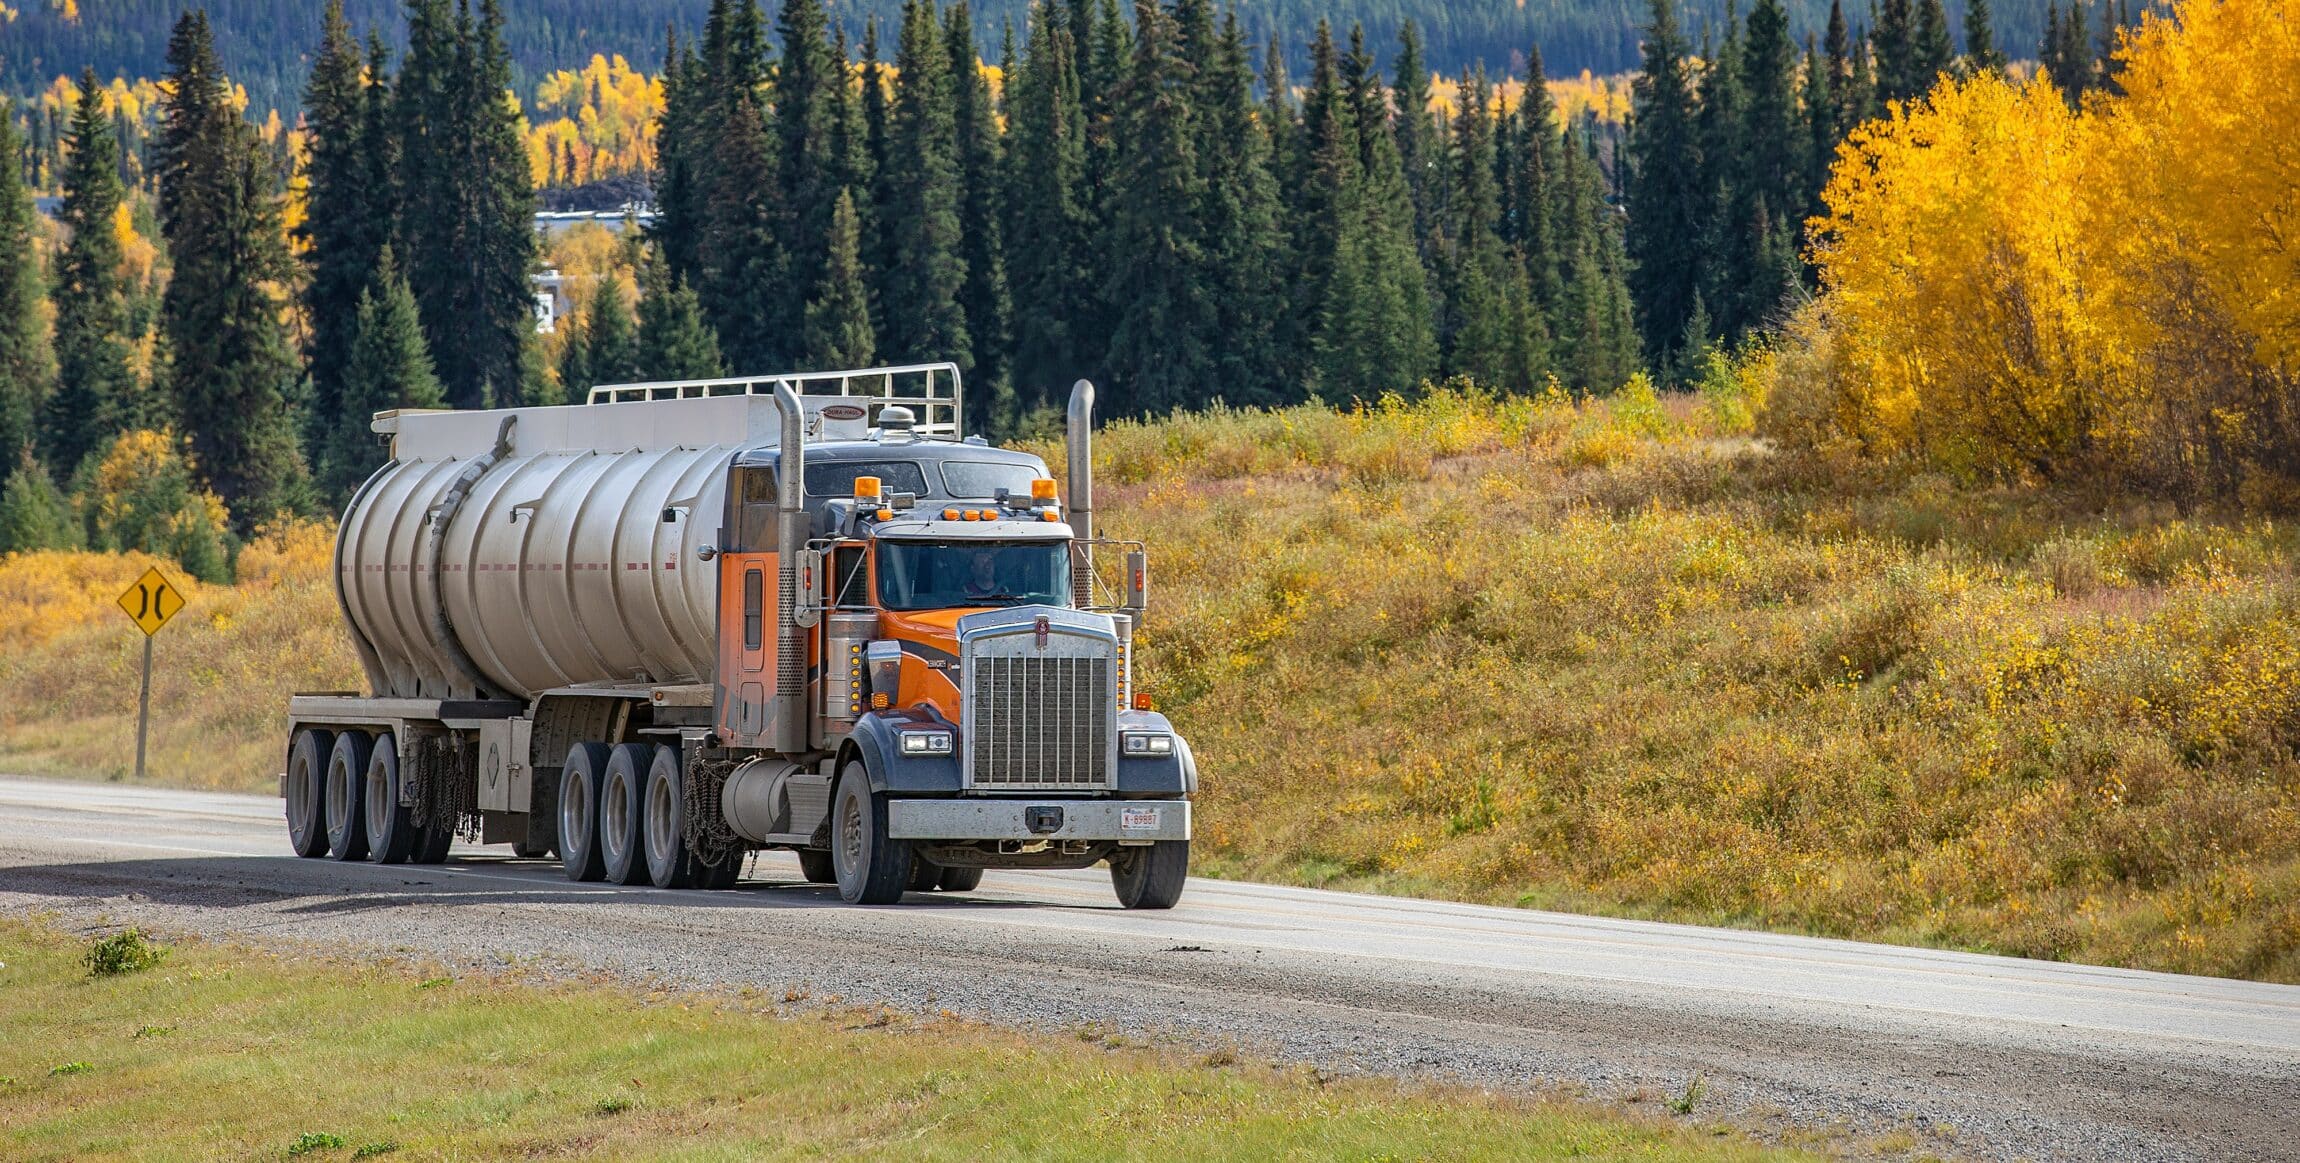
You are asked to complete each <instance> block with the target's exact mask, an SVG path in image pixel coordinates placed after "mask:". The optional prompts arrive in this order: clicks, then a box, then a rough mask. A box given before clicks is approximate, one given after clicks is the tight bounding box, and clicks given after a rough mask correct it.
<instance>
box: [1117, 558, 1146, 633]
mask: <svg viewBox="0 0 2300 1163" xmlns="http://www.w3.org/2000/svg"><path fill="white" fill-rule="evenodd" d="M1149 606H1150V555H1149V554H1147V553H1144V552H1142V551H1141V550H1139V549H1137V550H1135V551H1134V552H1132V553H1129V554H1127V555H1126V602H1125V605H1124V607H1123V608H1124V609H1125V610H1126V612H1127V613H1129V614H1132V615H1134V616H1135V617H1136V618H1140V617H1141V616H1142V611H1143V610H1145V609H1148V608H1149Z"/></svg>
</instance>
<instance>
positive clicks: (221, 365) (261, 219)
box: [153, 10, 311, 536]
mask: <svg viewBox="0 0 2300 1163" xmlns="http://www.w3.org/2000/svg"><path fill="white" fill-rule="evenodd" d="M168 65H169V74H168V80H169V84H168V87H167V88H166V89H165V90H164V92H165V93H166V96H165V97H164V98H163V102H162V106H161V130H160V135H159V140H158V142H157V144H156V146H155V148H154V151H153V162H154V168H155V169H156V170H157V172H158V177H159V183H160V199H159V200H160V229H161V233H162V235H163V236H164V237H165V238H166V239H167V242H168V251H169V254H170V256H171V258H172V259H173V260H174V264H175V271H174V274H173V275H172V276H171V277H170V279H169V281H168V289H167V294H166V296H165V298H164V299H163V300H162V303H161V322H160V329H161V340H162V348H163V353H164V358H165V361H166V373H165V374H166V382H167V385H168V388H169V394H170V396H171V398H172V401H173V404H174V414H175V415H176V416H177V417H178V418H179V419H180V420H181V422H182V425H183V431H184V436H185V438H186V441H187V443H188V445H189V447H190V449H191V452H192V465H193V469H194V471H195V473H196V474H197V475H198V478H199V480H200V482H201V483H202V484H203V485H204V486H205V487H206V488H207V489H208V490H209V491H211V492H213V493H215V494H216V495H217V496H219V497H221V498H223V501H224V503H225V505H227V506H228V507H229V508H230V509H231V514H232V524H233V527H234V529H235V530H236V531H238V532H239V533H240V534H241V535H243V536H244V535H246V534H247V533H249V532H251V531H252V530H253V529H254V528H255V526H256V525H257V524H259V523H261V522H263V521H266V520H269V519H271V518H272V517H273V516H275V515H277V514H279V513H281V512H283V511H284V512H302V511H304V510H305V509H307V508H308V507H309V503H310V499H311V498H310V491H309V486H310V481H309V479H308V477H307V474H306V472H305V470H304V463H303V457H302V454H301V452H300V450H299V449H298V447H297V436H298V433H297V429H296V420H295V417H294V416H293V414H292V413H291V411H290V407H289V405H290V401H291V400H292V399H293V396H294V392H295V387H296V362H295V358H294V356H293V354H292V353H291V352H290V350H289V347H288V341H287V334H286V332H285V330H284V328H283V327H282V326H281V304H280V302H279V300H278V298H277V297H276V295H275V293H274V291H273V287H274V286H276V285H278V284H280V283H284V282H285V281H286V280H287V277H288V272H289V268H290V262H291V260H290V258H289V255H288V251H287V245H286V238H285V236H284V234H283V232H282V230H281V221H280V219H281V207H280V199H279V197H278V195H277V193H276V192H275V191H276V190H277V189H278V187H279V182H278V174H277V173H276V171H274V169H273V168H272V166H273V161H272V157H271V154H270V152H269V151H268V150H266V149H265V148H264V146H263V143H262V141H261V140H260V139H259V138H258V137H257V135H256V131H255V127H254V126H252V125H250V124H248V123H247V122H246V121H245V120H244V119H242V118H241V117H240V116H239V114H238V112H237V111H236V110H235V109H234V108H233V107H232V102H231V91H230V87H229V83H228V82H227V81H226V80H225V78H224V76H223V72H222V69H221V67H220V66H219V64H218V62H217V60H216V55H215V43H214V40H213V36H212V34H211V32H210V31H209V27H208V20H207V15H206V13H204V12H201V11H197V10H195V11H192V12H189V13H186V14H185V15H184V16H183V17H182V18H181V19H179V20H178V21H177V22H176V27H175V31H174V33H173V34H172V35H171V36H170V38H169V42H168Z"/></svg>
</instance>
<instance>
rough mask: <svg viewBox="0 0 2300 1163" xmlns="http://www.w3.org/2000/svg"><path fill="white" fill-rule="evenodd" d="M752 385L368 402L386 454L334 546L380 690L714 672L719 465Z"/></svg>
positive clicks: (754, 424) (434, 690)
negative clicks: (702, 555)
mask: <svg viewBox="0 0 2300 1163" xmlns="http://www.w3.org/2000/svg"><path fill="white" fill-rule="evenodd" d="M778 418H779V412H778V411H777V408H776V405H775V401H774V399H773V398H771V397H764V396H725V397H715V398H703V399H688V400H670V401H637V402H631V403H617V404H593V405H587V406H580V407H557V408H515V409H501V410H496V411H487V412H400V413H384V414H382V415H381V416H379V417H378V419H377V421H376V428H377V431H379V432H382V433H385V434H387V435H390V436H391V437H392V460H391V462H390V463H389V464H387V465H385V466H384V467H383V468H382V469H380V470H378V471H377V472H376V474H375V475H374V476H373V477H371V478H370V479H369V480H368V482H367V483H366V484H365V485H364V486H362V487H361V489H360V491H359V493H358V495H357V496H356V497H354V498H353V500H352V503H351V506H350V508H349V509H348V510H347V511H346V512H345V514H344V518H343V523H342V526H341V529H340V532H339V533H338V537H337V543H336V558H335V569H336V590H337V593H338V595H339V596H340V597H341V599H342V602H343V611H344V616H345V618H346V620H347V621H348V622H349V623H350V625H351V627H352V629H353V631H354V632H355V633H354V637H355V639H356V640H357V642H358V646H359V648H360V654H361V661H362V662H363V663H364V664H365V666H366V669H367V673H368V680H369V683H370V685H371V688H372V689H373V691H374V692H375V694H376V695H377V696H379V697H398V698H471V697H516V698H526V697H529V696H532V695H533V694H534V693H535V692H537V691H541V690H545V689H548V688H552V687H560V686H571V685H575V684H579V683H608V682H616V683H628V682H637V683H685V682H704V681H709V680H710V679H711V677H712V670H713V667H714V665H715V659H716V647H715V645H714V627H715V625H716V623H717V620H718V583H717V578H716V574H715V568H714V567H712V566H710V565H708V564H706V563H704V562H703V561H701V560H699V559H698V557H697V554H696V551H697V550H699V549H702V548H704V547H706V546H716V545H718V544H719V533H720V526H721V524H722V522H723V519H724V515H725V512H726V487H727V475H728V474H727V468H728V465H729V464H730V463H731V461H732V460H733V458H734V456H735V454H736V453H737V452H738V451H740V450H742V449H744V448H748V447H752V446H755V445H761V444H772V443H773V442H774V440H775V433H776V426H777V423H778Z"/></svg>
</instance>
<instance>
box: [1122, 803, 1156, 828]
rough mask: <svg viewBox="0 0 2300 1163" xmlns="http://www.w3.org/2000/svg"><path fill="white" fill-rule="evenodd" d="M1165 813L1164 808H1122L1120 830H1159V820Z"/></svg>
mask: <svg viewBox="0 0 2300 1163" xmlns="http://www.w3.org/2000/svg"><path fill="white" fill-rule="evenodd" d="M1165 814H1166V813H1165V810H1164V809H1162V808H1121V809H1119V811H1118V830H1119V831H1121V832H1155V831H1157V830H1158V821H1159V820H1160V819H1161V818H1162V817H1163V816H1164V815H1165Z"/></svg>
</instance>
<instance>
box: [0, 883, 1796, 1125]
mask: <svg viewBox="0 0 2300 1163" xmlns="http://www.w3.org/2000/svg"><path fill="white" fill-rule="evenodd" d="M84 947H85V946H84V943H83V942H81V941H78V940H75V939H72V938H69V937H67V936H65V935H63V934H61V933H60V932H58V931H57V930H55V929H53V928H50V927H45V926H42V925H40V924H37V923H34V922H30V921H23V920H5V921H0V964H4V968H0V998H5V999H6V1004H5V1005H0V1157H5V1158H9V1159H23V1160H44V1159H74V1160H80V1159H108V1158H116V1159H139V1160H141V1159H179V1158H239V1159H285V1158H289V1157H295V1158H300V1159H339V1160H340V1159H349V1158H376V1157H382V1156H388V1157H390V1158H392V1159H395V1160H396V1159H410V1160H415V1159H442V1158H460V1159H488V1158H508V1157H538V1156H542V1157H594V1158H619V1159H620V1158H677V1159H749V1158H764V1157H776V1158H787V1157H817V1156H819V1157H826V1158H907V1159H962V1160H974V1159H985V1158H995V1159H1007V1158H1057V1157H1059V1158H1093V1159H1172V1158H1186V1159H1193V1160H1195V1159H1255V1160H1259V1159H1273V1158H1296V1159H1319V1160H1324V1159H1382V1158H1396V1159H1423V1158H1445V1159H1563V1158H1576V1159H1617V1160H1752V1159H1760V1158H1786V1157H1791V1156H1789V1155H1788V1154H1787V1153H1784V1152H1780V1151H1776V1150H1771V1149H1767V1148H1764V1147H1761V1146H1758V1145H1754V1144H1752V1143H1751V1142H1750V1141H1748V1140H1747V1139H1746V1138H1745V1137H1744V1136H1743V1135H1742V1134H1740V1133H1739V1132H1732V1131H1728V1130H1726V1129H1725V1128H1723V1127H1720V1126H1717V1125H1713V1124H1709V1123H1706V1122H1704V1123H1700V1124H1698V1125H1697V1124H1696V1123H1694V1122H1693V1121H1691V1120H1687V1119H1665V1118H1659V1117H1655V1116H1638V1115H1634V1114H1623V1113H1616V1112H1613V1111H1610V1110H1605V1109H1600V1108H1597V1107H1593V1106H1589V1105H1586V1104H1577V1103H1569V1102H1564V1101H1547V1100H1535V1099H1530V1098H1524V1097H1509V1096H1499V1095H1494V1094H1490V1093H1483V1092H1476V1091H1471V1090H1467V1089H1460V1088H1450V1087H1441V1086H1434V1085H1407V1084H1401V1083H1396V1082H1389V1081H1382V1080H1372V1079H1335V1078H1332V1077H1330V1076H1326V1075H1321V1074H1319V1073H1317V1072H1314V1071H1309V1070H1306V1069H1284V1068H1278V1067H1274V1066H1269V1065H1261V1064H1253V1063H1240V1062H1238V1061H1237V1056H1236V1055H1235V1054H1232V1053H1221V1054H1215V1055H1207V1056H1191V1055H1185V1054H1183V1053H1182V1052H1180V1051H1178V1050H1171V1049H1156V1048H1145V1047H1143V1046H1141V1045H1139V1044H1136V1043H1133V1042H1130V1041H1127V1040H1124V1039H1119V1038H1112V1037H1107V1036H1105V1035H1103V1034H1101V1033H1099V1032H1095V1031H1082V1032H1079V1033H1076V1034H1068V1033H1040V1034H1028V1033H1017V1032H1013V1031H1007V1030H1000V1029H995V1028H990V1027H985V1026H982V1025H979V1024H976V1023H972V1022H967V1021H962V1020H958V1019H954V1018H950V1017H948V1016H928V1017H917V1016H913V1015H908V1014H904V1013H898V1012H894V1011H888V1010H867V1011H865V1010H855V1009H851V1008H843V1007H838V1006H821V1005H809V1006H805V1007H796V1008H794V1007H791V1006H788V1005H783V1004H780V1003H778V1002H777V1001H775V1000H773V999H768V998H763V997H756V996H737V995H697V994H685V993H662V992H651V993H650V992H642V991H638V990H635V989H631V988H625V987H618V986H614V985H610V984H602V983H596V982H587V983H572V984H570V983H540V982H535V981H528V980H518V979H511V978H504V977H497V978H487V977H471V976H466V977H461V978H458V979H456V980H455V981H454V982H453V983H452V984H451V985H448V986H444V987H434V988H431V989H428V990H427V989H423V988H421V986H422V984H423V983H424V982H425V981H428V980H436V979H437V975H436V974H431V975H428V976H427V975H426V974H425V973H423V972H422V971H421V970H420V969H419V968H417V967H414V966H400V965H357V964H350V963H346V962H344V961H341V960H337V959H327V958H319V957H282V956H279V955H276V954H269V953H260V952H253V951H250V950H246V949H234V948H226V947H221V946H216V945H207V944H199V943H187V944H183V945H179V946H178V947H177V948H176V949H175V951H174V955H173V956H171V957H170V958H169V959H168V961H167V963H166V964H165V965H164V966H162V967H160V968H158V969H155V970H153V971H151V972H146V973H137V974H130V975H124V976H111V977H96V976H92V975H90V974H89V973H88V972H87V970H86V967H85V966H84V964H83V963H82V961H81V955H82V952H83V949H84ZM162 1027H164V1028H168V1029H171V1030H172V1031H173V1033H171V1034H170V1035H169V1036H167V1037H166V1038H153V1037H148V1036H139V1034H140V1033H142V1032H144V1031H148V1030H150V1029H153V1028H162ZM1687 1109H1688V1110H1690V1107H1688V1108H1687Z"/></svg>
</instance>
